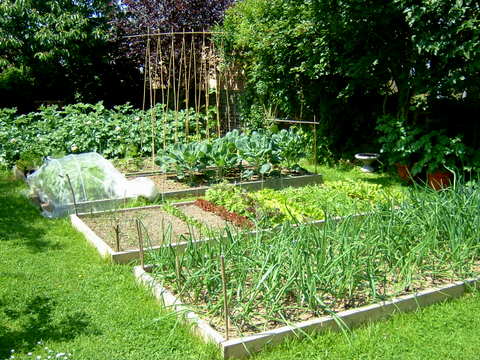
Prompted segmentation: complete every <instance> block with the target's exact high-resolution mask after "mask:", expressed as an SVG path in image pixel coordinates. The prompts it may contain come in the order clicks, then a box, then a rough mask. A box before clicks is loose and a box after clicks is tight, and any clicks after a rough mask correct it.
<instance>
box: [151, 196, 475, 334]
mask: <svg viewBox="0 0 480 360" xmlns="http://www.w3.org/2000/svg"><path fill="white" fill-rule="evenodd" d="M407 196H408V199H406V200H407V201H405V202H403V203H402V205H401V206H400V207H397V208H395V209H393V208H391V207H388V206H380V207H376V208H374V209H372V210H374V211H372V212H371V213H370V214H369V216H365V217H361V218H358V217H349V218H347V219H345V220H343V221H340V222H335V221H329V222H326V223H325V224H324V226H323V227H314V226H309V225H303V226H296V227H292V226H291V225H290V224H285V225H283V226H280V227H277V228H275V230H274V231H270V232H268V233H266V232H256V233H254V234H249V235H245V234H242V233H238V234H237V233H230V234H229V235H228V236H227V238H226V239H223V240H222V241H214V242H207V243H201V244H198V243H197V244H194V243H190V244H189V245H188V246H187V248H186V250H185V252H183V253H182V254H181V255H179V254H178V253H176V252H174V251H172V250H171V249H170V248H168V247H165V248H162V249H159V250H158V251H156V252H154V253H152V254H151V255H150V256H151V258H150V259H149V260H148V261H149V262H151V263H154V264H158V266H157V267H156V270H155V272H154V276H155V277H156V278H158V279H159V280H160V281H162V282H163V283H164V284H166V286H168V287H169V288H171V289H172V290H173V291H174V293H176V294H177V295H178V296H180V297H181V298H182V299H183V301H185V302H186V303H188V304H191V305H192V306H194V308H195V309H196V311H197V312H199V313H201V314H203V315H204V316H206V317H208V318H209V319H211V323H212V324H213V325H214V326H215V327H217V329H219V330H223V321H222V317H223V315H224V314H223V307H222V304H223V294H222V275H221V269H220V261H219V258H220V256H224V258H225V268H226V278H227V297H228V302H229V309H230V310H229V319H230V321H231V324H232V326H233V327H234V329H235V332H236V334H237V335H245V334H248V333H251V332H255V331H261V330H265V329H266V328H270V327H272V326H273V327H275V326H279V325H282V324H291V323H293V322H295V321H300V320H305V319H308V318H309V317H314V316H320V315H324V314H331V313H332V312H336V311H341V310H344V309H349V308H351V307H357V306H360V305H363V304H367V303H372V302H375V301H379V300H385V299H388V298H390V297H393V296H398V295H401V294H405V293H410V292H412V291H416V290H418V289H422V288H426V287H430V286H438V285H439V284H442V283H447V282H451V281H452V280H457V279H465V278H468V277H471V276H473V275H474V274H475V273H476V270H478V264H479V261H480V250H479V247H478V224H479V223H480V208H479V207H478V204H479V202H480V188H478V186H477V187H476V186H457V187H455V188H452V189H449V190H444V191H442V192H439V193H437V192H433V191H428V190H417V191H414V192H410V193H409V194H408V195H407Z"/></svg>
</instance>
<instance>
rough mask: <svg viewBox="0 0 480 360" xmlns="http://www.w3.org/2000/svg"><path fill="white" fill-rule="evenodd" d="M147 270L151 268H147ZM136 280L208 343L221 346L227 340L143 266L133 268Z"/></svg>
mask: <svg viewBox="0 0 480 360" xmlns="http://www.w3.org/2000/svg"><path fill="white" fill-rule="evenodd" d="M146 268H147V269H148V268H150V269H151V267H146ZM133 273H134V275H135V279H136V281H137V282H139V283H140V284H143V285H145V286H147V287H148V288H149V289H150V290H151V291H152V293H153V295H154V296H155V298H156V299H157V300H159V301H160V302H161V303H162V304H163V305H164V306H165V307H167V308H171V309H172V310H173V311H175V312H178V313H180V314H182V315H183V316H184V318H185V320H186V321H187V322H188V323H190V324H192V325H193V330H194V332H195V333H196V334H197V335H198V336H200V337H202V338H203V340H205V341H206V342H211V343H214V344H221V343H223V342H224V341H225V338H224V337H223V336H222V335H221V334H220V333H219V332H217V331H216V330H215V329H213V328H212V327H211V326H210V325H209V324H208V322H206V321H205V320H202V319H201V318H200V317H199V316H198V315H197V314H195V313H194V312H193V311H191V310H189V309H188V308H187V307H186V306H185V305H184V304H183V303H182V302H181V301H180V300H179V299H177V298H176V297H175V296H174V295H173V294H172V293H171V292H170V291H168V290H167V289H165V288H164V287H163V286H162V285H161V284H159V283H158V282H157V281H156V280H155V279H154V278H153V277H152V276H151V275H150V274H149V273H148V272H147V271H145V269H142V267H141V266H135V267H134V268H133Z"/></svg>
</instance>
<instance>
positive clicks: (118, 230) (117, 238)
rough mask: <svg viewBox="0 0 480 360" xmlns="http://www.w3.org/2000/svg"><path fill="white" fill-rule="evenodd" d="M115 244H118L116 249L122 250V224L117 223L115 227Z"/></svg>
mask: <svg viewBox="0 0 480 360" xmlns="http://www.w3.org/2000/svg"><path fill="white" fill-rule="evenodd" d="M114 229H115V245H116V249H115V250H116V251H117V252H119V251H120V225H119V224H116V225H115V227H114Z"/></svg>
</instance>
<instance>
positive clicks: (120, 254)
mask: <svg viewBox="0 0 480 360" xmlns="http://www.w3.org/2000/svg"><path fill="white" fill-rule="evenodd" d="M193 203H194V201H185V202H178V203H174V204H172V205H173V206H182V205H192V204H193ZM161 207H162V205H152V206H141V207H134V208H128V209H121V210H117V211H119V212H120V211H121V212H128V211H135V210H143V209H151V208H161ZM110 212H112V211H99V212H94V213H93V214H102V213H110ZM82 215H90V213H84V214H79V215H78V216H77V215H75V214H72V215H70V221H71V223H72V226H73V227H74V228H75V229H76V230H78V231H79V232H81V233H82V234H83V235H84V236H85V238H86V239H87V241H88V242H89V243H90V244H92V245H93V246H94V247H95V248H96V249H97V251H98V252H99V254H100V256H102V257H103V258H108V259H111V260H112V262H114V263H117V264H127V263H129V262H130V261H132V260H135V259H138V258H139V257H140V250H138V249H132V250H126V251H115V250H113V249H112V247H110V246H109V245H108V244H107V243H106V242H105V241H104V240H103V239H102V238H100V237H99V236H98V235H97V234H95V232H94V231H93V230H92V229H90V227H89V226H88V225H87V224H86V223H85V222H84V221H83V220H82V219H81V216H82ZM366 215H367V214H354V215H347V216H337V217H333V218H329V219H327V220H315V221H311V222H308V223H303V224H299V225H313V226H322V225H323V224H324V223H325V222H326V221H342V220H343V219H347V218H352V217H363V216H366ZM292 226H298V225H297V224H294V225H292ZM273 229H274V228H269V229H260V230H253V231H249V232H245V235H253V234H256V233H258V232H268V231H272V230H273ZM214 240H218V239H210V238H205V239H200V240H195V241H194V242H193V243H203V242H208V241H214ZM188 244H189V243H188V242H185V241H184V242H176V243H172V244H168V245H156V246H152V247H149V248H145V249H144V251H151V250H156V249H159V248H161V247H162V246H171V247H173V248H175V249H176V250H178V251H183V250H184V249H185V248H186V247H187V245H188Z"/></svg>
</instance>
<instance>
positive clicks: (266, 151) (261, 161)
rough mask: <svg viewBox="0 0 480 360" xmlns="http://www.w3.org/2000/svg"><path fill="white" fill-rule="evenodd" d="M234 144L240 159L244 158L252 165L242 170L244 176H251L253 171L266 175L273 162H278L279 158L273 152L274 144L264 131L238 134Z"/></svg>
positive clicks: (270, 169) (271, 168)
mask: <svg viewBox="0 0 480 360" xmlns="http://www.w3.org/2000/svg"><path fill="white" fill-rule="evenodd" d="M235 145H236V146H237V149H238V151H239V153H240V156H241V157H242V159H244V160H246V161H247V162H248V164H249V165H251V166H252V167H253V170H252V169H248V170H246V171H245V172H244V174H243V176H244V177H245V178H249V177H251V176H252V175H253V174H254V173H258V174H260V175H268V174H269V173H270V172H271V171H272V170H273V166H274V164H278V162H279V159H278V157H277V156H276V154H275V153H274V144H273V142H272V141H271V137H270V136H269V135H267V134H266V133H264V132H260V131H253V132H252V133H251V134H249V135H246V134H242V135H240V136H239V137H238V138H237V139H236V141H235Z"/></svg>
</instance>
